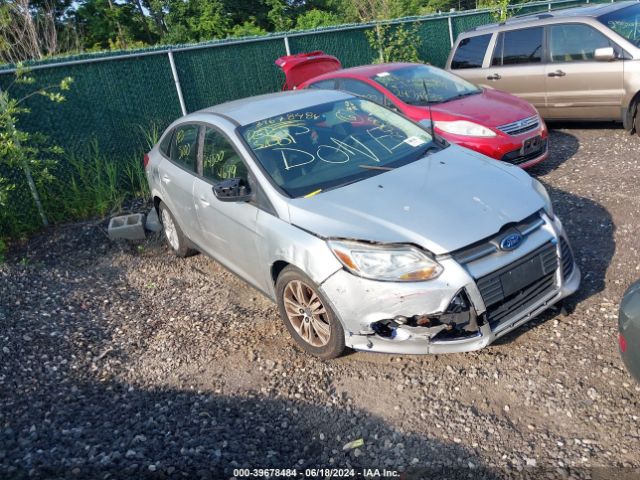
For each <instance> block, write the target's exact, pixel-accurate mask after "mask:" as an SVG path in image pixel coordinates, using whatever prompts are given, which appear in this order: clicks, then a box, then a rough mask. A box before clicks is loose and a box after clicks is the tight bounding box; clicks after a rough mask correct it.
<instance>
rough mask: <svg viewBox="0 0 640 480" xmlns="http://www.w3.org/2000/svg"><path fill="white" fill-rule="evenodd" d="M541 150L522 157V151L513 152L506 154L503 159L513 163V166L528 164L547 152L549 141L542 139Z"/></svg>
mask: <svg viewBox="0 0 640 480" xmlns="http://www.w3.org/2000/svg"><path fill="white" fill-rule="evenodd" d="M540 145H541V146H540V148H539V149H538V150H536V151H535V152H530V153H528V154H526V155H520V149H518V150H513V151H511V152H509V153H505V154H504V156H503V157H502V161H503V162H507V163H511V164H513V165H520V164H521V163H525V162H528V161H529V160H533V159H534V158H537V157H539V156H540V155H542V154H543V153H545V152H546V151H547V139H546V138H544V139H542V142H541V144H540Z"/></svg>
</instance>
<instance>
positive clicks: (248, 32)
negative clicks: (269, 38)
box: [229, 19, 267, 37]
mask: <svg viewBox="0 0 640 480" xmlns="http://www.w3.org/2000/svg"><path fill="white" fill-rule="evenodd" d="M229 34H230V35H231V36H232V37H251V36H254V35H266V34H267V31H266V30H265V29H264V28H261V27H259V26H258V25H256V22H255V19H251V20H246V21H245V22H244V23H243V24H242V25H234V27H233V28H232V29H231V31H230V32H229Z"/></svg>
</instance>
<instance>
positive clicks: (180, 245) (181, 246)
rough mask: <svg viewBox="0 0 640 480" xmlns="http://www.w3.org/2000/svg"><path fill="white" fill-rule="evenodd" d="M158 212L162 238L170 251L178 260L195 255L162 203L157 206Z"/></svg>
mask: <svg viewBox="0 0 640 480" xmlns="http://www.w3.org/2000/svg"><path fill="white" fill-rule="evenodd" d="M158 211H159V212H160V215H159V217H160V223H162V230H163V231H164V237H165V239H166V240H167V243H168V244H169V246H170V247H171V250H173V252H174V253H175V254H176V255H177V256H178V257H180V258H184V257H188V256H190V255H193V254H195V253H197V252H196V251H195V250H194V249H192V248H190V247H189V240H188V239H187V237H186V236H185V235H184V233H182V229H181V228H180V225H178V222H176V219H175V217H174V216H173V214H172V213H171V210H169V209H168V208H167V206H166V205H165V204H164V203H163V202H160V205H158Z"/></svg>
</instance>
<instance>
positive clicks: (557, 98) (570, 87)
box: [447, 1, 640, 132]
mask: <svg viewBox="0 0 640 480" xmlns="http://www.w3.org/2000/svg"><path fill="white" fill-rule="evenodd" d="M639 44H640V4H639V3H638V2H636V1H633V2H620V3H615V4H606V5H594V6H588V7H580V8H572V9H567V10H558V11H550V12H548V13H542V14H537V15H529V16H523V17H516V18H513V19H510V20H507V21H506V22H504V23H500V24H493V25H485V26H481V27H477V28H476V29H475V30H472V31H469V32H466V33H463V34H461V35H460V36H459V37H458V39H457V41H456V43H455V45H454V48H453V49H452V51H451V53H450V54H449V59H448V60H447V69H448V70H451V71H452V72H455V73H456V75H459V76H461V77H463V78H466V79H467V80H470V81H471V82H473V83H476V84H480V85H483V86H486V87H492V88H496V89H499V90H504V91H506V92H509V93H513V94H515V95H518V96H520V97H522V98H524V99H526V100H528V101H529V102H530V103H532V104H533V105H534V106H535V107H536V108H537V109H538V111H539V112H540V114H541V115H542V116H543V117H544V118H545V119H548V120H555V119H557V120H570V119H579V120H615V121H622V122H623V124H624V127H625V128H626V129H628V130H632V129H634V128H635V130H636V131H638V132H640V115H636V111H637V106H638V103H639V101H640V94H639V92H640V48H638V46H639Z"/></svg>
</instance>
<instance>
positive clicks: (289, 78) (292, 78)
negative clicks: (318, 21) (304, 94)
mask: <svg viewBox="0 0 640 480" xmlns="http://www.w3.org/2000/svg"><path fill="white" fill-rule="evenodd" d="M276 65H277V66H278V67H280V68H281V69H282V71H283V72H284V75H285V78H286V80H285V82H284V85H283V86H282V90H293V89H295V88H296V87H297V86H298V85H300V84H301V83H302V82H305V81H307V80H309V79H311V78H314V77H317V76H319V75H322V74H324V73H329V72H334V71H336V70H340V69H341V68H342V64H341V63H340V60H338V59H337V58H336V57H334V56H331V55H327V54H326V53H324V52H323V51H321V50H315V51H313V52H309V53H298V54H296V55H285V56H283V57H280V58H278V59H277V60H276Z"/></svg>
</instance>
